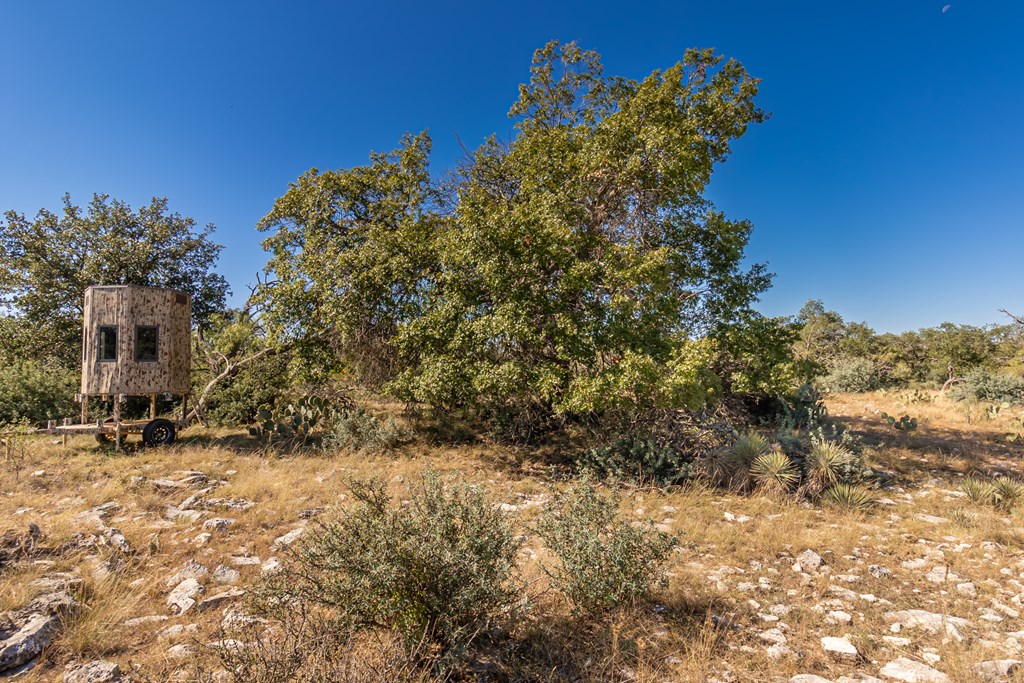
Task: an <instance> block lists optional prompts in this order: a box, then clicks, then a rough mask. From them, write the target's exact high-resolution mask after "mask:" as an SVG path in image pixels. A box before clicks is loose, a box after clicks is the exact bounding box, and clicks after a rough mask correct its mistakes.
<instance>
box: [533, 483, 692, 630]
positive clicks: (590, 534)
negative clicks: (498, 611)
mask: <svg viewBox="0 0 1024 683" xmlns="http://www.w3.org/2000/svg"><path fill="white" fill-rule="evenodd" d="M537 532H538V534H539V535H540V537H541V538H543V539H544V542H545V543H546V544H547V546H548V548H550V549H551V551H552V552H553V553H554V554H555V555H556V556H557V557H558V559H559V563H558V565H557V566H556V567H554V568H551V567H545V571H546V572H547V573H548V575H549V576H550V577H551V581H552V583H553V585H554V586H555V588H557V589H558V590H559V591H561V592H562V593H563V594H564V595H565V596H566V598H568V600H569V602H570V603H571V604H572V606H573V611H574V612H576V613H577V614H580V613H582V614H587V615H591V616H598V617H599V616H604V615H607V614H609V613H611V612H614V611H616V610H618V609H620V608H625V607H628V606H630V605H633V604H634V603H636V602H637V601H638V600H640V599H641V598H643V597H644V596H646V595H647V594H648V592H649V591H650V589H651V586H652V585H654V584H656V583H663V582H664V580H665V574H664V572H663V564H664V562H665V560H666V559H667V557H668V554H669V553H670V552H671V550H672V549H673V548H674V547H675V545H676V539H675V537H673V536H671V535H669V534H665V533H662V532H660V531H658V530H656V529H655V528H654V527H653V525H651V523H650V522H648V523H647V524H646V525H639V526H634V525H633V524H631V522H630V520H627V519H624V518H623V517H622V516H621V515H620V514H619V506H618V500H617V498H616V497H614V496H612V495H601V494H599V493H598V492H597V491H596V490H595V488H594V486H593V485H592V484H591V482H590V481H589V480H587V479H583V480H581V481H579V482H577V483H576V484H575V485H574V486H573V487H572V488H571V489H570V490H569V491H567V492H566V493H564V494H561V495H559V496H558V497H557V498H556V500H555V501H554V502H553V503H551V504H549V505H548V506H547V507H546V508H545V510H544V513H543V515H542V516H541V519H540V522H539V523H538V525H537Z"/></svg>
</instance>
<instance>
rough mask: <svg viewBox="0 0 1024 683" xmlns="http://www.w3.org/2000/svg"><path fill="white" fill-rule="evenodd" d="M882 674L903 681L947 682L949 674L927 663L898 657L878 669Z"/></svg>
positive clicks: (920, 682)
mask: <svg viewBox="0 0 1024 683" xmlns="http://www.w3.org/2000/svg"><path fill="white" fill-rule="evenodd" d="M879 673H880V674H881V675H882V676H885V677H886V678H892V679H895V680H897V681H903V682H904V683H948V681H949V676H947V675H946V674H944V673H942V672H941V671H938V670H936V669H933V668H931V667H930V666H928V665H927V664H921V663H920V662H915V661H914V660H912V659H907V658H906V657H900V658H898V659H894V660H893V661H891V662H889V663H888V664H886V665H885V666H883V667H882V670H881V671H879Z"/></svg>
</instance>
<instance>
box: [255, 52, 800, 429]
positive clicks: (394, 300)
mask: <svg viewBox="0 0 1024 683" xmlns="http://www.w3.org/2000/svg"><path fill="white" fill-rule="evenodd" d="M757 89H758V81H757V79H754V78H752V77H750V76H749V74H747V72H746V71H745V70H744V69H743V67H742V66H741V65H740V64H738V63H737V62H735V61H731V60H730V61H726V60H723V59H722V58H721V57H718V56H716V55H715V54H714V53H713V52H712V51H710V50H690V51H687V52H686V53H685V55H684V57H683V60H682V61H681V62H680V63H678V64H676V65H674V66H671V67H669V68H668V69H665V70H659V71H655V72H654V73H652V74H651V75H650V76H648V77H647V78H645V79H643V80H641V81H633V80H629V79H625V78H615V77H609V76H605V75H604V73H603V69H602V66H601V64H600V61H599V58H598V56H597V54H596V53H593V52H588V51H584V50H581V49H580V48H578V47H577V46H576V45H575V44H572V43H570V44H567V45H561V44H559V43H549V44H548V45H547V46H545V47H544V48H543V49H541V50H538V51H537V53H536V54H535V57H534V62H533V67H532V70H531V78H530V81H529V83H527V84H524V85H523V86H521V87H520V91H519V98H518V100H517V101H516V102H515V103H514V104H513V106H512V109H511V111H510V116H512V117H513V118H514V119H515V120H516V126H515V133H514V135H513V137H512V139H511V140H510V141H509V142H507V143H502V142H499V141H498V140H497V139H496V138H493V137H492V138H490V139H488V140H487V141H486V142H484V144H483V145H481V146H480V147H479V148H478V149H477V150H475V151H474V152H473V153H472V154H471V155H470V157H469V159H467V160H466V162H465V163H464V164H463V165H462V166H461V167H460V168H459V169H458V172H457V173H456V174H455V175H454V176H452V177H451V178H449V179H446V181H445V182H444V183H437V182H435V181H434V180H432V179H431V177H430V174H429V171H428V165H427V157H428V154H429V149H430V141H429V138H428V137H427V136H426V134H421V135H418V136H415V137H413V136H408V137H406V138H405V139H404V140H403V141H402V144H401V145H400V146H399V147H398V148H397V149H396V150H394V151H392V152H390V153H386V154H379V153H375V154H372V155H371V159H370V163H369V164H368V165H366V166H362V167H357V168H352V169H342V170H338V171H327V172H320V171H318V170H316V169H314V170H312V171H310V172H308V173H306V174H305V175H303V176H302V177H301V178H299V180H298V181H297V182H295V183H294V184H293V185H292V186H291V188H290V189H289V190H288V192H287V193H286V194H285V195H284V196H282V197H281V198H280V199H278V201H277V202H276V204H275V206H274V208H273V210H272V211H271V212H270V213H269V214H268V215H267V216H266V217H265V218H264V219H263V221H261V223H260V229H261V230H264V231H266V232H268V233H270V235H269V236H268V238H267V239H266V241H265V242H264V245H265V247H266V248H267V249H269V250H270V251H271V252H272V257H271V260H270V263H269V266H268V267H269V271H270V273H271V275H272V279H271V284H270V285H268V286H266V287H264V288H262V290H261V294H262V296H263V303H264V304H265V308H266V321H267V324H268V329H270V330H271V332H272V335H273V336H275V338H290V339H294V338H310V337H322V338H328V339H330V341H331V344H332V348H335V349H337V350H338V351H339V352H340V353H341V354H342V355H343V357H344V359H345V360H346V361H347V362H349V363H350V364H351V366H352V367H353V368H355V370H356V376H357V379H359V381H361V382H364V383H366V384H370V385H374V386H383V387H384V388H385V389H386V391H387V392H389V393H390V394H392V395H394V396H396V397H398V398H400V399H403V400H408V401H415V402H422V403H427V404H431V405H433V406H437V407H441V408H443V409H453V408H470V409H473V410H477V411H478V413H479V414H480V415H481V416H484V417H485V418H487V419H503V416H506V417H507V416H509V415H513V416H515V417H514V419H508V420H506V421H507V422H508V423H509V424H510V425H512V426H513V427H514V428H513V429H512V430H511V431H512V432H513V433H515V434H530V433H532V432H534V431H536V430H535V425H540V424H543V423H544V422H545V421H547V420H549V419H551V418H552V417H553V416H554V417H562V416H572V415H584V414H588V415H590V414H595V413H602V412H604V411H627V412H643V411H648V410H652V409H666V408H690V409H693V408H695V407H700V406H703V405H705V404H706V403H708V402H711V401H714V400H717V398H718V397H719V396H720V394H721V390H722V381H721V380H720V379H719V378H718V377H716V376H715V374H714V373H713V372H712V371H711V369H712V367H713V365H714V364H713V363H709V362H707V361H708V359H711V358H715V357H716V356H715V354H718V353H728V354H729V358H732V359H733V362H736V361H735V357H736V356H742V354H739V353H738V352H734V350H733V347H734V345H733V344H731V340H730V339H729V338H728V334H727V332H725V331H724V330H729V329H732V328H733V327H735V326H737V325H739V326H741V327H742V326H743V325H742V323H743V322H744V319H745V318H752V319H756V316H754V315H753V314H751V313H750V311H749V305H750V303H751V302H752V301H753V300H754V298H755V297H756V295H757V294H758V293H759V292H761V291H764V290H765V289H766V288H767V287H768V285H769V282H770V277H769V275H768V274H767V273H766V272H765V270H764V268H763V267H762V266H760V265H755V266H753V267H747V266H746V265H745V264H744V256H743V254H744V249H745V247H746V244H747V241H748V239H749V236H750V232H751V226H750V224H749V223H747V222H745V221H730V220H728V219H726V218H725V217H724V216H723V215H722V214H721V213H720V212H718V211H716V210H715V209H714V207H713V206H712V205H711V204H710V202H709V201H708V200H707V199H705V198H704V196H703V193H704V189H705V187H706V186H707V183H708V182H709V180H710V177H711V172H712V170H713V167H714V165H715V164H716V163H719V162H721V161H723V160H725V159H726V158H727V157H728V155H729V154H730V151H731V144H732V142H733V141H734V140H735V139H737V138H739V137H740V136H742V135H743V134H744V133H745V132H746V129H747V127H748V126H749V125H750V124H753V123H757V122H760V121H762V120H764V118H765V114H764V113H763V112H762V111H761V110H759V109H758V108H757V107H756V105H755V104H754V99H755V96H756V94H757ZM761 326H762V327H765V326H770V325H767V324H762V325H761ZM720 340H721V341H720ZM787 348H788V347H787V346H786V345H785V344H783V345H781V346H780V350H781V351H782V352H786V350H787ZM748 355H749V357H743V358H741V360H742V361H743V362H742V363H738V365H737V369H736V370H735V371H734V372H733V375H734V377H731V378H730V380H729V381H730V382H731V383H732V384H734V385H735V386H737V387H740V389H738V390H746V389H745V388H743V387H751V388H754V389H759V388H762V387H773V386H776V385H779V384H780V383H784V381H783V379H781V378H780V377H776V376H774V374H773V373H774V369H773V368H772V362H771V361H770V360H769V361H763V359H765V358H766V357H767V356H766V355H765V354H757V353H750V354H748Z"/></svg>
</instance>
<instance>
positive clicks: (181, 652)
mask: <svg viewBox="0 0 1024 683" xmlns="http://www.w3.org/2000/svg"><path fill="white" fill-rule="evenodd" d="M194 649H195V648H193V647H192V646H191V645H189V644H188V643H178V644H177V645H172V646H171V647H169V648H167V656H168V657H171V658H173V659H184V658H185V657H191V656H192V653H193V650H194Z"/></svg>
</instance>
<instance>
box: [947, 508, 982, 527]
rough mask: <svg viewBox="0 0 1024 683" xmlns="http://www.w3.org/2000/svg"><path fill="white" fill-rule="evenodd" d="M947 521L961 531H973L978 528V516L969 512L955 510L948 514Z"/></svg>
mask: <svg viewBox="0 0 1024 683" xmlns="http://www.w3.org/2000/svg"><path fill="white" fill-rule="evenodd" d="M949 519H950V520H951V521H952V522H953V524H956V525H957V526H958V527H960V528H961V529H973V528H974V527H976V526H978V515H977V513H975V512H972V511H971V510H965V509H964V508H956V509H955V510H953V511H952V512H951V513H949Z"/></svg>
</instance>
